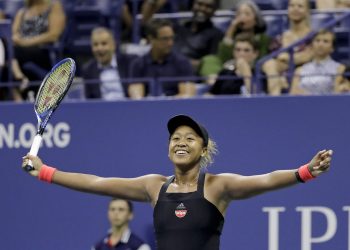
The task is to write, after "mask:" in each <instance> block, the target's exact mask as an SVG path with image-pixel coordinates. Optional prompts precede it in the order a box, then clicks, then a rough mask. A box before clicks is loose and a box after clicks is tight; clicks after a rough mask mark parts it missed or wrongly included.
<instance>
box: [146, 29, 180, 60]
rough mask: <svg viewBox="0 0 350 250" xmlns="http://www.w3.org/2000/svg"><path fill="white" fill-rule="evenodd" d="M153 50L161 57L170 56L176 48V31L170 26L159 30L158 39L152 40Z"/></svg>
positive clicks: (152, 38) (153, 38)
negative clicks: (174, 47)
mask: <svg viewBox="0 0 350 250" xmlns="http://www.w3.org/2000/svg"><path fill="white" fill-rule="evenodd" d="M150 41H151V45H152V49H153V50H155V51H157V53H158V54H159V55H161V56H165V55H168V54H169V53H170V52H171V50H172V49H173V46H174V30H173V28H172V27H170V26H164V27H161V28H159V29H158V32H157V37H151V39H150Z"/></svg>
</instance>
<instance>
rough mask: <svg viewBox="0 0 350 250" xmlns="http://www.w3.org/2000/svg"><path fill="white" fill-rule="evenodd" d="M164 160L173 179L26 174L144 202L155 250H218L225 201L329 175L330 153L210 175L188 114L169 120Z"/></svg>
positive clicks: (42, 168)
mask: <svg viewBox="0 0 350 250" xmlns="http://www.w3.org/2000/svg"><path fill="white" fill-rule="evenodd" d="M168 131H169V151H168V155H169V159H170V161H171V162H172V164H173V165H174V175H173V176H168V177H167V176H163V175H158V174H152V175H144V176H140V177H137V178H102V177H98V176H94V175H87V174H80V173H69V172H63V171H59V170H57V169H55V168H52V167H49V166H46V165H44V164H43V162H42V161H41V160H40V159H39V158H38V157H36V156H31V155H27V156H25V157H24V158H23V166H25V165H26V164H27V162H28V160H31V161H32V162H33V166H34V168H35V169H34V170H32V171H30V172H29V173H30V175H32V176H34V177H38V178H39V179H40V180H43V181H47V182H52V183H55V184H58V185H61V186H64V187H67V188H70V189H75V190H78V191H83V192H89V193H96V194H101V195H108V196H113V197H119V198H124V199H128V200H134V201H142V202H149V203H150V204H151V205H152V206H153V207H154V213H153V220H154V227H155V232H156V244H157V249H159V250H175V249H176V250H177V249H181V250H218V249H219V247H220V235H221V232H222V228H223V224H224V217H225V214H226V209H227V207H228V206H229V204H230V202H231V201H233V200H238V199H245V198H249V197H251V196H254V195H258V194H262V193H264V192H267V191H272V190H277V189H281V188H284V187H288V186H292V185H295V184H297V183H300V182H306V181H309V180H311V179H314V178H315V177H317V176H319V175H320V174H322V173H324V172H326V171H328V170H329V167H330V162H331V156H332V150H322V151H319V152H318V153H317V154H316V155H315V156H314V157H313V158H312V160H311V161H310V162H309V163H308V164H306V165H303V166H301V167H300V168H297V169H290V170H277V171H273V172H270V173H267V174H261V175H253V176H242V175H238V174H234V173H225V174H210V173H208V172H206V171H204V167H205V166H207V165H208V164H209V163H210V162H212V161H213V158H212V157H213V155H214V154H215V152H216V147H215V143H214V142H213V141H212V140H211V138H210V135H209V133H208V131H207V129H206V128H205V127H204V126H203V125H201V124H200V123H198V122H197V121H195V120H194V119H193V118H191V117H189V116H187V115H177V116H174V117H172V118H171V119H170V120H169V121H168Z"/></svg>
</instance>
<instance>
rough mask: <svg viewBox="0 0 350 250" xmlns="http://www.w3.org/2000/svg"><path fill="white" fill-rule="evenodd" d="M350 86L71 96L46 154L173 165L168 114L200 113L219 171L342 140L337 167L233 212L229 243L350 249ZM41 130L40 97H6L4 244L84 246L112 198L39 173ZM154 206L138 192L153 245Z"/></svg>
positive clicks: (94, 164) (0, 135)
mask: <svg viewBox="0 0 350 250" xmlns="http://www.w3.org/2000/svg"><path fill="white" fill-rule="evenodd" d="M349 107H350V97H349V96H324V97H273V98H271V97H257V98H224V97H223V98H215V99H214V98H208V99H186V100H172V99H165V100H158V101H157V100H146V101H120V102H85V103H80V102H71V103H70V102H69V103H68V102H65V103H63V104H62V105H61V106H60V107H59V109H58V110H57V111H56V113H55V114H54V116H53V118H52V120H51V121H50V123H49V125H48V127H47V130H46V133H45V135H44V140H43V146H42V147H41V149H40V151H39V156H40V157H41V158H42V159H43V160H44V161H45V163H47V164H48V165H52V166H55V167H58V168H59V169H60V170H63V171H71V172H84V173H90V174H95V175H99V176H118V177H135V176H140V175H144V174H150V173H158V174H163V175H172V173H173V166H172V164H171V162H170V161H169V160H168V157H167V155H168V152H167V150H168V148H167V147H168V145H167V143H168V132H167V129H166V122H167V120H168V119H169V118H170V117H171V116H173V115H175V114H178V113H182V114H189V115H193V116H194V117H195V118H196V119H197V120H199V121H201V123H203V124H204V125H205V126H206V127H207V128H208V130H209V133H210V136H211V137H212V138H213V139H214V140H215V141H216V142H217V144H218V147H219V154H218V155H217V157H216V159H215V163H214V164H213V165H212V166H210V167H209V168H208V171H209V172H211V173H222V172H230V173H238V174H242V175H253V174H262V173H267V172H270V171H274V170H277V169H291V168H297V167H299V166H300V165H302V164H305V163H306V162H308V161H309V160H310V159H311V157H313V155H314V154H315V153H316V152H317V151H319V150H322V149H333V150H334V158H333V162H332V167H331V171H330V172H329V173H327V174H325V175H322V176H320V177H319V178H318V179H316V180H313V181H311V182H309V183H307V184H299V185H296V186H294V187H291V188H286V189H283V190H279V191H276V192H271V193H266V194H263V195H260V196H257V197H253V198H251V199H247V200H239V201H233V202H232V204H231V205H230V207H229V209H228V210H227V213H226V217H225V218H226V219H225V220H226V221H225V226H224V230H223V235H222V242H221V249H222V250H233V249H239V250H255V249H258V250H261V249H268V250H296V249H298V250H299V249H301V250H311V249H313V250H330V249H332V250H350V243H349V238H350V231H349V225H350V199H349V197H350V196H349V191H348V190H349V188H350V184H349V182H348V177H349V176H350V168H349V167H348V165H349V162H350V153H349V140H350V129H349V128H350V116H349V111H348V108H349ZM35 133H36V118H35V115H34V111H33V105H32V104H8V103H7V104H5V103H4V104H0V160H1V161H0V162H1V165H0V166H1V169H2V181H1V182H0V195H1V197H2V201H1V209H0V211H1V213H0V220H1V224H0V239H1V249H11V250H17V249H18V250H19V249H36V250H46V249H50V250H70V249H71V250H73V249H74V250H85V249H90V247H91V245H92V244H94V243H95V242H96V241H97V240H99V239H100V238H101V237H103V235H104V234H105V233H106V231H107V230H108V221H107V205H108V201H109V198H108V197H101V196H97V195H92V194H84V193H79V192H76V191H71V190H68V189H65V188H62V187H60V186H57V185H49V184H47V183H43V182H40V181H38V180H36V179H35V178H31V177H30V176H28V175H27V174H26V173H25V172H24V171H22V170H21V167H20V165H21V157H22V156H23V155H25V154H26V153H27V152H28V151H29V148H30V146H31V142H32V139H33V137H34V135H35ZM152 213H153V210H152V207H151V205H149V204H143V203H136V208H135V219H134V221H133V222H132V225H131V227H132V229H133V230H134V231H135V232H136V233H138V234H139V235H140V236H141V237H142V238H144V239H145V240H146V241H147V242H149V243H150V245H151V246H153V249H154V235H153V226H152V216H153V214H152Z"/></svg>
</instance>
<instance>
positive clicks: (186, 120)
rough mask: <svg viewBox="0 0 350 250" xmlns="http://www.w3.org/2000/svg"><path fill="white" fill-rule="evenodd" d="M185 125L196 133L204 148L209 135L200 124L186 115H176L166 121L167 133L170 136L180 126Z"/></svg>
mask: <svg viewBox="0 0 350 250" xmlns="http://www.w3.org/2000/svg"><path fill="white" fill-rule="evenodd" d="M182 125H186V126H189V127H191V128H192V129H193V130H194V131H196V133H197V134H198V135H199V136H200V137H202V139H203V142H204V146H208V141H209V134H208V131H207V130H206V129H205V127H203V126H202V125H201V124H199V123H198V122H196V121H195V120H193V119H192V118H191V117H189V116H187V115H176V116H174V117H172V118H170V120H169V121H168V131H169V133H170V135H172V134H173V133H174V132H175V130H176V129H177V128H178V127H180V126H182Z"/></svg>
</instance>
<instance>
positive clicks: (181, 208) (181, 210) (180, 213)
mask: <svg viewBox="0 0 350 250" xmlns="http://www.w3.org/2000/svg"><path fill="white" fill-rule="evenodd" d="M186 214H187V209H186V207H185V205H184V204H183V203H182V202H181V203H180V204H179V205H178V206H177V207H176V209H175V215H176V217H177V218H183V217H185V216H186Z"/></svg>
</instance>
